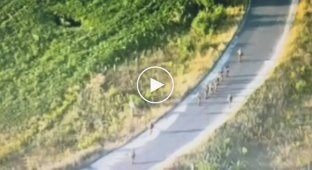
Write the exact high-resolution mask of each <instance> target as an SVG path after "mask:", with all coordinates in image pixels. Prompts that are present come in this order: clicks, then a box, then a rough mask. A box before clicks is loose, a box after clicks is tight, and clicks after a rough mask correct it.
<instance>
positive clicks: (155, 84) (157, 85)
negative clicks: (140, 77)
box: [150, 78, 165, 92]
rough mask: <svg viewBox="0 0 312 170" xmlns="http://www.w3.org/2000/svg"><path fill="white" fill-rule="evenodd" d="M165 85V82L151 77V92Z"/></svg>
mask: <svg viewBox="0 0 312 170" xmlns="http://www.w3.org/2000/svg"><path fill="white" fill-rule="evenodd" d="M164 85H165V84H164V83H162V82H160V81H157V80H155V79H152V78H150V92H153V91H155V90H157V89H159V88H161V87H162V86H164Z"/></svg>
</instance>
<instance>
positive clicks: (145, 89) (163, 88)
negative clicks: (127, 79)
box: [137, 66, 174, 104]
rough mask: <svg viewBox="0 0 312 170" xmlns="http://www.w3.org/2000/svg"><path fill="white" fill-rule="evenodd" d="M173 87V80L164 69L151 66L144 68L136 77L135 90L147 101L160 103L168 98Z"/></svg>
mask: <svg viewBox="0 0 312 170" xmlns="http://www.w3.org/2000/svg"><path fill="white" fill-rule="evenodd" d="M173 89H174V81H173V78H172V76H171V74H170V73H169V71H167V70H166V69H164V68H162V67H159V66H152V67H148V68H146V69H144V70H143V71H142V72H141V73H140V75H139V77H138V79H137V91H138V94H139V95H140V97H141V98H142V99H143V100H145V101H146V102H148V103H153V104H157V103H162V102H164V101H166V100H167V99H169V97H170V96H171V95H172V93H173Z"/></svg>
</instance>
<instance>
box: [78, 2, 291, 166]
mask: <svg viewBox="0 0 312 170" xmlns="http://www.w3.org/2000/svg"><path fill="white" fill-rule="evenodd" d="M296 2H297V1H296V0H293V3H296ZM291 3H292V2H290V0H252V3H251V6H250V10H249V12H248V14H247V16H246V22H245V24H244V26H243V27H242V30H241V31H240V33H239V34H238V37H237V38H236V39H235V40H234V41H233V42H232V43H231V45H230V46H229V48H228V49H227V51H226V52H225V54H224V55H223V56H222V58H221V59H220V61H219V62H218V63H217V65H216V67H215V68H214V70H213V71H212V72H211V73H210V74H209V75H207V77H206V78H205V79H204V81H203V82H202V83H201V84H200V85H199V86H198V87H197V88H196V89H195V90H194V92H193V93H191V94H190V95H189V96H188V97H187V98H186V99H185V100H184V101H183V102H181V103H180V104H179V105H178V106H177V107H176V108H174V109H173V110H172V111H171V112H170V113H168V114H167V115H166V116H164V117H163V118H162V119H161V120H160V121H159V122H157V123H156V125H155V131H154V133H153V134H152V135H149V134H148V132H145V133H143V134H141V135H140V136H139V137H137V138H136V139H134V140H133V141H131V142H130V143H128V144H127V145H125V146H124V147H122V148H120V149H118V150H115V151H113V152H112V153H110V154H108V155H106V156H103V157H101V158H100V159H98V160H97V161H95V162H94V163H92V164H91V165H90V166H89V167H86V168H84V169H97V170H106V169H112V170H146V169H162V165H164V164H165V163H169V162H170V161H172V160H174V158H176V156H179V155H181V154H182V153H184V152H186V151H187V150H189V149H190V147H193V146H194V145H196V144H197V143H199V142H200V141H201V140H202V139H204V138H205V137H206V136H209V134H211V133H212V132H213V131H214V130H215V129H216V128H218V127H220V126H221V125H222V124H223V123H224V122H225V121H226V120H227V119H229V117H230V115H233V111H235V110H237V109H238V108H239V106H241V105H242V103H243V102H244V101H245V100H246V97H247V96H249V95H250V94H251V93H252V92H253V91H254V90H255V88H256V87H258V86H259V85H260V84H261V82H263V80H264V78H263V77H264V75H265V74H267V71H269V70H271V69H272V68H273V64H274V59H275V57H277V56H278V54H279V52H280V49H281V46H282V43H281V42H283V41H284V39H285V35H287V31H288V29H289V24H290V23H289V21H291V18H292V17H291V16H292V15H289V13H290V12H289V11H293V10H294V9H295V5H294V6H293V8H290V6H291ZM290 9H292V10H290ZM293 12H294V11H293ZM278 42H280V43H278ZM238 47H242V49H243V51H244V54H245V56H246V57H245V58H243V62H242V63H238V62H237V58H236V57H235V52H236V49H237V48H238ZM226 63H228V64H230V68H231V73H230V74H231V75H230V77H229V78H226V79H225V80H224V81H223V82H222V84H221V86H220V88H219V89H218V91H217V93H216V94H215V95H213V96H212V97H210V98H209V99H207V100H205V101H204V102H203V103H202V105H201V106H198V105H197V104H196V102H195V100H194V98H195V96H196V93H197V92H198V91H200V90H201V89H202V88H203V86H204V85H205V84H207V83H208V82H210V81H211V80H213V79H214V78H215V77H216V74H217V72H218V71H219V70H220V68H222V67H223V66H224V64H226ZM228 94H232V95H233V96H234V103H233V104H232V106H229V104H228V103H227V102H226V98H227V95H228ZM132 148H135V151H136V155H137V156H136V159H135V162H134V164H132V163H131V159H130V152H131V150H132Z"/></svg>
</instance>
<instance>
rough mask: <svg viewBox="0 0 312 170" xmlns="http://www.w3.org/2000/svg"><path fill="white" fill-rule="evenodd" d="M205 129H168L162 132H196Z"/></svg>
mask: <svg viewBox="0 0 312 170" xmlns="http://www.w3.org/2000/svg"><path fill="white" fill-rule="evenodd" d="M203 130H204V129H188V130H166V131H162V132H161V133H164V134H166V133H194V132H200V131H203Z"/></svg>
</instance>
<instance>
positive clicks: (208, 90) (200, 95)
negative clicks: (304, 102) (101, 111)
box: [131, 48, 243, 164]
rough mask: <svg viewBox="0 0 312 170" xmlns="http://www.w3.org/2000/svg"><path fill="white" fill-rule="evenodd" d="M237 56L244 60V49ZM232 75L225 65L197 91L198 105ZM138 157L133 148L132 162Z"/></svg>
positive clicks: (151, 130) (150, 126)
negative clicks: (202, 88)
mask: <svg viewBox="0 0 312 170" xmlns="http://www.w3.org/2000/svg"><path fill="white" fill-rule="evenodd" d="M237 56H238V62H239V63H241V61H242V57H243V52H242V49H241V48H239V49H238V51H237ZM229 76H230V65H229V64H226V65H225V67H223V68H222V69H221V70H220V71H219V72H218V75H217V77H216V78H215V79H214V80H213V81H211V82H210V83H208V84H207V85H206V86H205V89H204V90H203V91H201V92H199V93H197V96H196V98H197V103H198V105H200V104H201V102H202V100H203V99H208V97H209V96H211V95H213V94H215V93H216V91H217V88H218V87H219V85H220V83H221V81H222V80H223V79H224V78H225V77H229ZM227 101H228V103H229V106H230V107H231V103H232V101H233V96H232V94H229V95H228V96H227ZM154 126H155V125H154V123H153V122H152V123H150V125H149V126H148V130H149V135H151V134H152V133H153V129H154ZM135 158H136V152H135V149H132V151H131V163H132V164H134V160H135Z"/></svg>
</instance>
